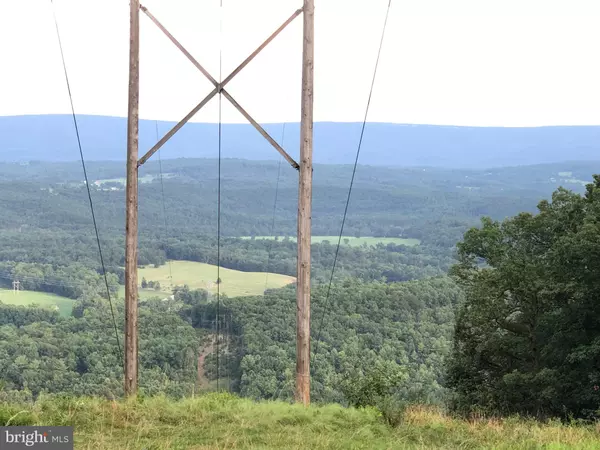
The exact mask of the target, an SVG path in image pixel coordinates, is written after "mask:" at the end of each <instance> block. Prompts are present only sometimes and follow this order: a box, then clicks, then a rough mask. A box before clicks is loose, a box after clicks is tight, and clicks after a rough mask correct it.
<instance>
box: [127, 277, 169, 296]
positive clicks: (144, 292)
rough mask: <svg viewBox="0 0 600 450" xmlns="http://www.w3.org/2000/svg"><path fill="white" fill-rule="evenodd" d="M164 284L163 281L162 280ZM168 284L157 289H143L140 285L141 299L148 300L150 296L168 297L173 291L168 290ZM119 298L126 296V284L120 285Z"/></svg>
mask: <svg viewBox="0 0 600 450" xmlns="http://www.w3.org/2000/svg"><path fill="white" fill-rule="evenodd" d="M141 280H142V279H141V278H140V280H139V281H140V282H141ZM161 284H162V281H161ZM168 287H169V286H168V285H166V286H165V287H164V288H165V289H164V290H163V289H161V290H159V291H157V290H155V289H142V288H141V287H139V286H138V295H139V297H140V300H142V301H143V300H148V299H150V298H156V297H159V298H161V299H162V298H167V297H168V296H169V295H171V292H169V290H168ZM119 298H125V286H119Z"/></svg>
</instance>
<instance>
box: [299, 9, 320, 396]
mask: <svg viewBox="0 0 600 450" xmlns="http://www.w3.org/2000/svg"><path fill="white" fill-rule="evenodd" d="M314 8H315V5H314V0H304V8H303V10H304V40H303V49H302V117H301V123H300V177H299V178H300V179H299V186H298V188H299V190H298V280H297V284H296V296H297V297H296V302H297V310H296V329H297V331H296V340H297V343H296V394H295V397H296V402H302V403H303V404H304V406H308V405H309V404H310V243H311V214H312V171H313V169H312V153H313V84H314V29H315V27H314Z"/></svg>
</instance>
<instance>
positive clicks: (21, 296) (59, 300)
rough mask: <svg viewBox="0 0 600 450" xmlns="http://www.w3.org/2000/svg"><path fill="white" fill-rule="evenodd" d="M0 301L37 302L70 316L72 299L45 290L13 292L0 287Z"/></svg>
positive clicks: (11, 303) (15, 303)
mask: <svg viewBox="0 0 600 450" xmlns="http://www.w3.org/2000/svg"><path fill="white" fill-rule="evenodd" d="M0 302H2V303H5V304H7V305H32V304H34V303H35V304H37V305H39V306H41V307H43V308H50V309H58V311H59V312H60V315H61V316H65V317H67V316H70V315H71V310H72V308H73V303H74V300H72V299H70V298H66V297H61V296H60V295H54V294H47V293H46V292H35V291H20V292H19V293H18V294H15V293H14V292H13V290H12V289H1V288H0Z"/></svg>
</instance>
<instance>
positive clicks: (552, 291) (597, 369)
mask: <svg viewBox="0 0 600 450" xmlns="http://www.w3.org/2000/svg"><path fill="white" fill-rule="evenodd" d="M538 208H539V211H538V213H537V214H535V215H533V214H528V213H523V214H519V215H517V216H515V217H512V218H510V219H507V220H504V221H502V222H497V221H493V220H491V219H489V218H487V219H484V220H483V222H482V226H481V227H480V228H474V229H471V230H469V232H468V233H467V234H466V235H465V238H464V240H463V242H461V243H460V244H459V258H460V263H459V264H458V265H457V266H456V267H455V268H454V269H453V271H452V273H453V275H454V276H455V278H456V280H457V281H458V282H459V283H460V285H461V287H462V289H463V290H464V292H465V294H466V301H465V303H464V304H462V305H461V307H460V310H459V312H458V317H457V324H456V332H455V336H454V351H453V356H452V359H451V362H450V366H449V380H448V381H449V386H450V387H451V388H452V389H453V390H454V392H455V397H454V399H453V402H452V406H453V408H454V409H455V410H457V411H460V412H464V413H470V412H473V411H482V410H483V411H484V412H493V413H496V414H514V413H520V414H525V415H533V416H538V417H548V416H559V417H563V418H569V417H572V416H575V417H584V418H598V405H600V387H599V386H600V259H599V258H600V176H594V183H592V184H590V185H588V186H587V190H586V193H585V195H578V194H575V193H573V192H570V191H567V190H564V189H559V190H557V191H556V192H555V193H554V194H553V196H552V199H551V201H546V200H544V201H542V202H540V204H539V206H538Z"/></svg>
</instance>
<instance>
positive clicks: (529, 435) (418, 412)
mask: <svg viewBox="0 0 600 450" xmlns="http://www.w3.org/2000/svg"><path fill="white" fill-rule="evenodd" d="M9 421H10V424H11V425H53V426H61V425H68V426H73V427H74V430H75V448H76V449H100V450H104V449H107V450H108V449H111V450H112V449H139V450H141V449H147V450H150V449H154V450H159V449H195V450H200V449H222V448H237V449H325V448H326V449H345V448H351V449H362V448H364V449H552V450H558V449H571V448H572V449H598V448H600V428H599V427H594V426H575V425H561V424H559V423H549V424H540V423H537V422H533V421H523V420H518V419H507V420H479V421H472V422H466V421H461V420H456V419H451V418H449V417H447V416H445V415H443V414H441V413H440V412H437V411H435V410H433V409H428V408H419V407H416V408H412V409H408V410H407V411H406V412H405V413H404V417H403V420H402V422H401V423H400V425H398V426H397V427H395V428H392V427H390V426H388V425H386V424H384V423H383V421H382V420H381V418H380V417H379V415H378V413H377V412H376V411H373V410H356V409H346V408H342V407H340V406H337V405H328V406H321V407H314V406H313V407H310V408H308V409H305V408H303V407H301V406H298V405H289V404H286V403H282V402H260V403H255V402H252V401H251V400H246V399H239V398H236V397H233V396H231V395H229V394H214V393H213V394H207V395H204V396H201V397H197V398H196V399H187V400H182V401H178V402H174V401H170V400H167V399H165V398H151V399H142V400H138V402H137V403H136V402H133V401H129V402H127V401H123V402H111V401H107V400H100V399H49V398H46V399H42V400H38V402H37V403H35V404H33V405H29V406H22V405H7V404H0V425H5V424H6V423H7V422H9Z"/></svg>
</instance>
